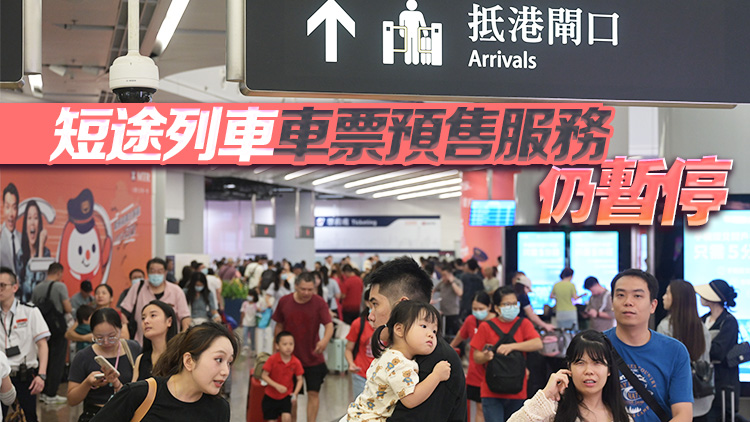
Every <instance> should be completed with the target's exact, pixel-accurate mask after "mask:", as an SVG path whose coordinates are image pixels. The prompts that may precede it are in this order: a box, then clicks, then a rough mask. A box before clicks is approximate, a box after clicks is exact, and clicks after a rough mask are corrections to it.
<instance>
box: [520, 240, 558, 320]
mask: <svg viewBox="0 0 750 422" xmlns="http://www.w3.org/2000/svg"><path fill="white" fill-rule="evenodd" d="M517 268H518V271H523V272H524V273H526V276H527V277H529V279H530V280H531V283H532V285H533V286H534V287H533V290H532V292H531V293H529V300H530V301H531V306H532V307H533V308H534V312H536V313H538V314H541V313H543V312H544V305H545V304H549V302H550V299H549V294H550V292H552V286H554V284H555V283H557V282H558V281H559V280H560V277H559V276H560V271H562V270H563V268H565V233H564V232H518V267H517Z"/></svg>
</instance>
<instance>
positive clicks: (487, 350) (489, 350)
mask: <svg viewBox="0 0 750 422" xmlns="http://www.w3.org/2000/svg"><path fill="white" fill-rule="evenodd" d="M494 348H495V346H493V345H491V344H485V345H484V351H485V352H491V351H492V349H494Z"/></svg>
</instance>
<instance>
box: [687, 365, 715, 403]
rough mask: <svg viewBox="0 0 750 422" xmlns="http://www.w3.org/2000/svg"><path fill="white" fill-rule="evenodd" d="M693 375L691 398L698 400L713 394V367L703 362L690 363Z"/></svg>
mask: <svg viewBox="0 0 750 422" xmlns="http://www.w3.org/2000/svg"><path fill="white" fill-rule="evenodd" d="M690 369H691V371H692V373H693V397H694V398H696V399H700V398H703V397H708V396H711V395H713V394H714V366H713V365H712V364H711V362H706V361H705V360H694V361H692V362H690Z"/></svg>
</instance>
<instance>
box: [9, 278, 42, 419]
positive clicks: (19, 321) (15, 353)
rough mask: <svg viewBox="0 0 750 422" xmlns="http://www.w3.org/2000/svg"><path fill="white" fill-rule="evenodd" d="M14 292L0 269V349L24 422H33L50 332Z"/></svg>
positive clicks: (37, 313)
mask: <svg viewBox="0 0 750 422" xmlns="http://www.w3.org/2000/svg"><path fill="white" fill-rule="evenodd" d="M17 290H18V280H17V279H16V274H15V273H14V272H13V270H11V269H10V268H8V267H0V308H1V309H0V311H1V312H0V319H1V320H2V330H0V345H2V347H4V350H5V356H7V357H8V361H9V363H10V367H11V371H10V379H11V381H12V382H13V385H15V386H16V392H17V397H18V402H19V403H20V405H21V408H22V409H23V412H24V414H25V415H26V421H27V422H36V421H37V416H36V395H37V394H39V393H40V392H41V391H42V389H43V388H44V383H45V381H46V378H47V355H48V350H47V338H48V337H49V336H50V332H49V329H48V328H47V323H46V322H45V321H44V317H42V313H41V312H40V311H39V309H37V308H35V307H33V306H29V305H24V304H21V303H19V302H18V300H17V299H16V298H15V294H16V291H17ZM35 343H36V344H35ZM7 412H8V407H7V406H5V405H3V414H5V413H7Z"/></svg>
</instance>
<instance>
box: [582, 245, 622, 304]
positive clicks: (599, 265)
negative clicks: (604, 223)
mask: <svg viewBox="0 0 750 422" xmlns="http://www.w3.org/2000/svg"><path fill="white" fill-rule="evenodd" d="M619 248H620V235H619V233H618V232H614V231H612V232H609V231H590V232H587V231H581V232H571V233H570V268H572V269H573V271H574V272H575V273H574V274H573V284H575V286H576V289H577V290H578V294H579V295H580V294H581V293H588V290H584V289H583V282H584V281H585V280H586V278H587V277H589V276H593V277H596V278H597V280H599V284H601V285H602V286H604V287H605V288H606V289H607V290H609V285H610V283H611V282H612V279H613V278H615V276H616V275H617V272H618V271H617V270H618V262H619V252H620V251H619ZM588 299H589V298H584V299H581V300H582V302H579V303H583V302H586V301H588Z"/></svg>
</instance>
